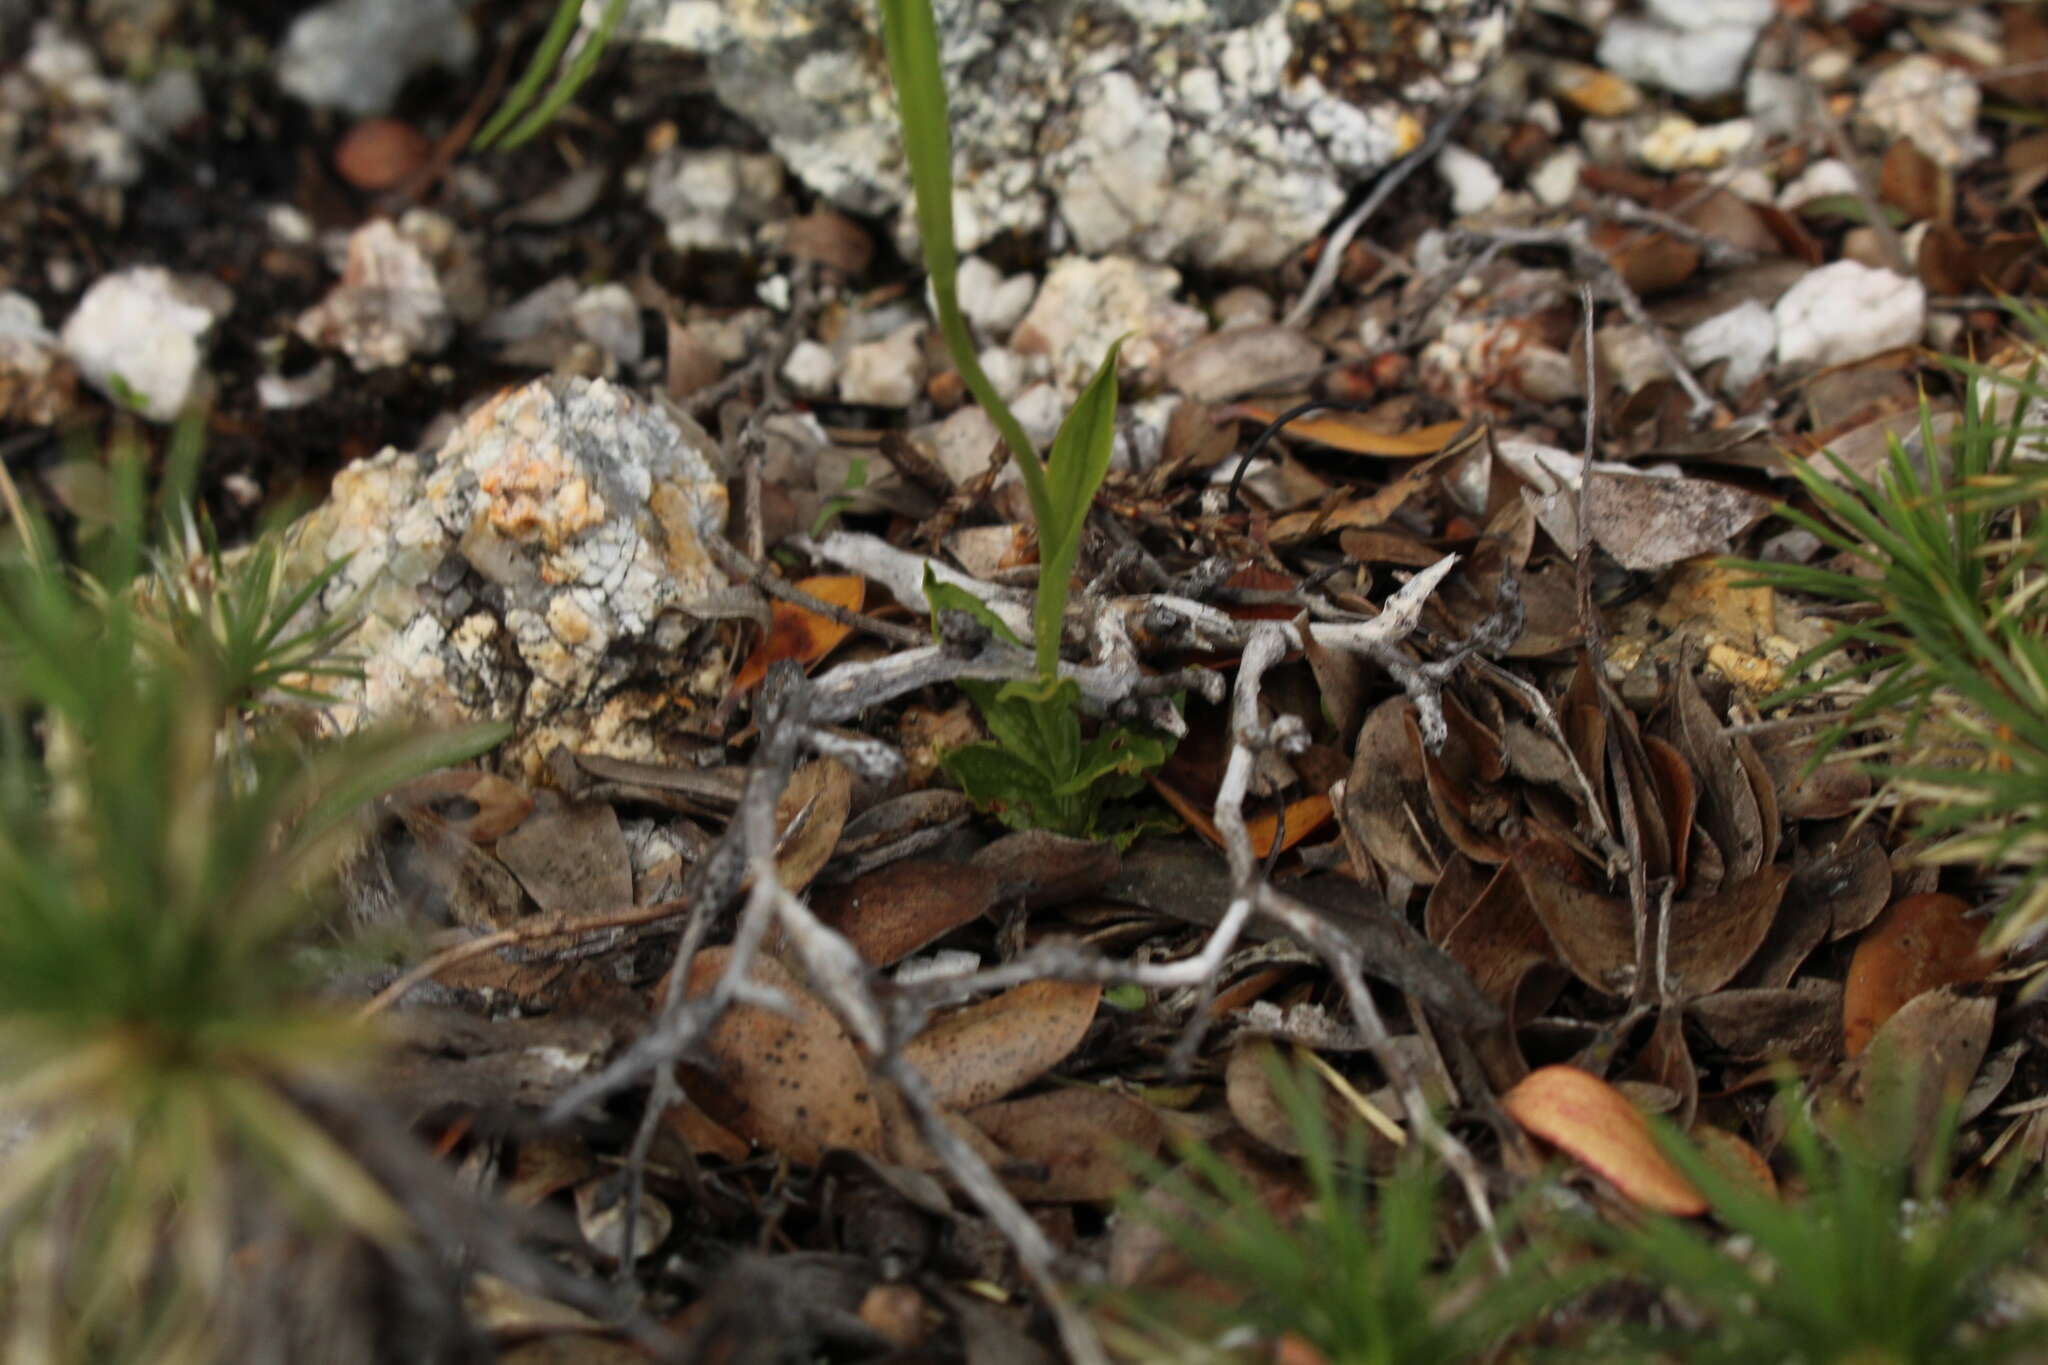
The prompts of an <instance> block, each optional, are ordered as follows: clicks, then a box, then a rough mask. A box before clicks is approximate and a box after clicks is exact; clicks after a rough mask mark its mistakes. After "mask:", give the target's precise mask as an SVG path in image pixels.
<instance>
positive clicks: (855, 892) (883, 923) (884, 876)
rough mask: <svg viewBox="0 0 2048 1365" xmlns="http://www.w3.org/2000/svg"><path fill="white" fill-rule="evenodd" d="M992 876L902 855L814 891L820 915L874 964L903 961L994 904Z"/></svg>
mask: <svg viewBox="0 0 2048 1365" xmlns="http://www.w3.org/2000/svg"><path fill="white" fill-rule="evenodd" d="M995 900H996V876H995V873H993V872H990V871H989V870H988V869H986V868H981V867H974V866H972V865H970V864H967V863H934V862H921V861H917V860H915V859H906V860H904V861H902V862H895V863H890V864H889V865H888V866H887V867H881V868H877V869H875V870H874V871H873V872H870V873H868V874H867V875H865V876H863V877H858V878H855V879H854V880H853V881H852V882H849V883H848V884H847V885H845V886H834V887H827V888H825V889H824V890H822V891H818V892H815V893H814V894H813V896H812V903H813V906H814V908H815V909H816V910H817V912H818V917H819V918H820V919H822V920H824V921H825V923H827V924H829V925H831V926H832V927H833V928H834V929H837V930H838V931H839V932H840V933H842V934H844V935H846V937H847V940H848V941H849V942H851V943H852V944H853V946H854V948H855V949H856V950H857V951H858V952H859V953H860V955H861V957H862V958H863V959H864V960H866V961H867V962H869V963H871V964H873V965H874V966H877V967H887V966H890V965H891V964H893V963H897V962H901V961H902V960H903V959H904V958H906V957H909V956H910V955H911V954H912V953H914V952H916V951H917V950H918V949H920V948H922V947H924V946H925V945H926V944H928V943H931V942H932V941H933V940H934V939H937V938H939V937H941V936H943V935H945V934H948V933H950V932H952V931H953V930H955V929H957V928H959V927H960V926H961V925H963V924H967V923H970V922H972V921H973V920H976V919H978V918H980V917H981V916H982V915H984V914H986V913H987V912H988V908H989V907H990V906H991V905H994V904H995Z"/></svg>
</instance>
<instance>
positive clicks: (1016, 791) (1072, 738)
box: [924, 570, 1173, 844]
mask: <svg viewBox="0 0 2048 1365" xmlns="http://www.w3.org/2000/svg"><path fill="white" fill-rule="evenodd" d="M924 591H925V598H926V600H927V601H929V602H930V603H931V606H932V620H933V629H934V633H936V631H937V622H938V620H939V616H940V614H941V613H942V612H947V611H959V612H964V613H966V614H967V615H968V616H970V617H972V618H973V619H974V620H975V621H976V622H978V623H979V624H980V625H982V626H983V627H984V628H986V629H987V630H988V631H989V632H990V633H991V634H993V635H994V636H995V637H996V638H997V639H998V640H1001V641H1002V642H1003V643H1005V644H1009V645H1013V646H1016V647H1018V648H1022V646H1023V642H1022V641H1020V640H1019V639H1018V638H1017V636H1016V634H1015V632H1013V631H1012V630H1011V629H1010V628H1009V627H1008V626H1007V625H1005V624H1004V623H1003V621H1002V618H1000V617H998V616H997V615H996V614H995V613H994V612H992V611H990V610H989V609H988V607H987V605H986V604H984V603H983V602H982V601H981V600H980V599H979V598H977V597H975V596H974V594H972V593H970V592H968V591H967V590H966V589H964V588H958V587H954V586H953V585H952V584H950V583H941V582H940V581H939V580H938V579H937V578H935V577H933V576H932V575H931V573H930V571H929V570H927V571H926V574H925V584H924ZM960 688H961V690H962V691H964V692H966V693H967V695H968V697H969V698H971V699H972V700H973V702H974V704H975V707H976V708H977V709H978V710H979V711H980V712H981V718H982V722H983V723H984V724H985V725H987V726H988V730H989V734H990V735H991V736H993V738H992V739H990V740H983V741H981V742H979V743H976V744H964V745H962V746H960V747H959V748H957V749H949V750H947V751H946V752H945V753H944V754H943V755H941V757H940V759H939V763H940V765H941V766H942V767H944V768H945V770H946V772H947V773H948V774H949V775H950V776H951V777H952V778H953V780H954V781H955V782H958V783H959V784H960V789H961V790H962V791H964V792H966V793H967V794H968V795H969V796H970V797H972V798H974V800H975V802H976V803H977V804H979V805H981V806H984V807H986V808H988V809H991V810H993V811H994V812H995V813H996V815H997V816H998V817H999V818H1000V819H1002V821H1003V822H1004V823H1005V824H1008V825H1010V826H1012V827H1014V828H1016V829H1047V830H1051V831H1053V832H1054V833H1056V834H1066V835H1071V836H1073V837H1075V838H1110V839H1114V840H1115V841H1116V842H1118V843H1119V844H1128V843H1129V842H1130V841H1131V840H1132V839H1135V838H1136V837H1137V836H1138V835H1139V834H1140V833H1142V832H1143V831H1144V829H1145V824H1144V823H1143V816H1142V813H1140V812H1136V811H1133V810H1131V809H1130V808H1129V807H1126V806H1122V805H1121V804H1115V805H1113V804H1112V803H1121V802H1122V801H1124V800H1125V799H1126V798H1128V797H1132V796H1135V795H1137V794H1138V793H1139V792H1140V791H1142V790H1144V787H1145V774H1146V773H1148V772H1150V771H1152V770H1153V769H1154V768H1157V767H1158V766H1159V765H1160V764H1162V763H1164V762H1165V761H1166V759H1167V757H1168V756H1169V755H1170V754H1171V753H1172V751H1173V746H1172V744H1171V743H1170V742H1169V741H1167V740H1165V739H1162V738H1160V737H1158V736H1156V735H1152V734H1147V733H1145V732H1143V731H1139V730H1132V729H1129V728H1128V727H1125V726H1122V725H1115V724H1109V723H1105V724H1103V725H1100V726H1098V727H1097V728H1096V731H1095V733H1094V735H1092V736H1090V737H1086V738H1084V737H1083V736H1082V734H1081V717H1080V705H1081V690H1080V688H1079V687H1077V686H1076V685H1075V684H1074V681H1073V679H1071V678H1053V679H1044V678H1040V679H1036V680H1034V681H1031V682H1007V683H993V682H982V681H977V680H974V679H962V680H961V682H960Z"/></svg>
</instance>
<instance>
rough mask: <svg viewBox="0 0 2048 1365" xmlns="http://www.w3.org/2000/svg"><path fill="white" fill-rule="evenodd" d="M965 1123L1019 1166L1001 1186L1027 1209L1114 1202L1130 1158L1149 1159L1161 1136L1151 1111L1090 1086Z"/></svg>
mask: <svg viewBox="0 0 2048 1365" xmlns="http://www.w3.org/2000/svg"><path fill="white" fill-rule="evenodd" d="M967 1117H968V1119H969V1120H970V1121H971V1122H973V1123H974V1124H975V1125H976V1126H977V1127H979V1128H980V1129H981V1130H982V1131H983V1132H984V1133H987V1134H988V1135H989V1137H990V1138H992V1139H994V1141H995V1143H996V1145H997V1146H999V1147H1001V1148H1002V1149H1003V1150H1004V1151H1006V1152H1008V1153H1009V1154H1010V1156H1011V1158H1012V1159H1013V1160H1014V1161H1015V1162H1017V1163H1021V1165H1022V1166H1023V1167H1026V1168H1031V1167H1037V1168H1043V1169H1042V1171H1040V1170H1035V1169H1018V1168H1016V1167H1012V1168H1007V1169H1005V1170H1004V1172H1003V1183H1005V1184H1006V1185H1008V1186H1009V1187H1010V1190H1011V1192H1012V1193H1014V1194H1015V1195H1016V1196H1017V1197H1018V1198H1020V1199H1025V1200H1029V1201H1032V1202H1035V1203H1076V1202H1085V1201H1094V1200H1108V1199H1114V1198H1116V1197H1117V1196H1118V1195H1120V1194H1122V1193H1123V1191H1124V1190H1125V1189H1126V1188H1128V1187H1129V1185H1130V1183H1131V1163H1130V1155H1131V1153H1133V1152H1136V1153H1141V1154H1143V1155H1144V1156H1148V1157H1149V1156H1152V1155H1154V1154H1155V1153H1157V1152H1158V1150H1159V1144H1160V1142H1161V1140H1162V1139H1163V1137H1164V1130H1163V1129H1162V1128H1161V1126H1160V1122H1159V1117H1158V1115H1156V1114H1154V1113H1153V1112H1152V1109H1151V1106H1149V1105H1146V1104H1144V1103H1142V1102H1140V1101H1138V1100H1134V1099H1132V1098H1130V1097H1129V1096H1128V1095H1119V1094H1117V1093H1115V1092H1114V1091H1110V1090H1098V1089H1096V1088H1095V1087H1093V1086H1081V1087H1069V1088H1066V1089H1061V1090H1051V1091H1047V1092H1046V1093H1045V1094H1043V1095H1032V1096H1029V1097H1028V1098H1026V1099H1021V1100H1002V1101H999V1102H998V1103H995V1104H985V1105H982V1106H981V1107H980V1108H978V1109H974V1110H970V1111H969V1112H968V1115H967Z"/></svg>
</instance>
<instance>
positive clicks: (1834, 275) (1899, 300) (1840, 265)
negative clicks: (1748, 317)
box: [1771, 261, 1927, 370]
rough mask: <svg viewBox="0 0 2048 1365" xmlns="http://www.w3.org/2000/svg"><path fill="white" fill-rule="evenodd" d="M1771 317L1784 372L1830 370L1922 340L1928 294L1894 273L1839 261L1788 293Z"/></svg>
mask: <svg viewBox="0 0 2048 1365" xmlns="http://www.w3.org/2000/svg"><path fill="white" fill-rule="evenodd" d="M1771 315H1772V317H1773V318H1774V319H1775V320H1776V322H1777V324H1778V365H1779V368H1781V369H1785V370H1806V369H1824V368H1826V367H1827V366H1830V365H1846V364H1848V363H1850V362H1851V361H1856V360H1862V359H1864V358H1865V357H1866V356H1873V355H1876V354H1878V353H1879V352H1880V351H1889V350H1891V349H1893V348H1894V347H1897V346H1910V345H1912V344H1913V343H1915V342H1917V341H1919V340H1920V334H1921V332H1922V330H1923V329H1924V328H1925V327H1926V325H1927V291H1926V290H1925V289H1924V288H1922V287H1921V284H1920V281H1918V280H1913V279H1907V278H1906V277H1905V276H1903V275H1896V274H1893V273H1892V272H1891V271H1889V270H1877V269H1873V268H1872V267H1870V266H1867V265H1859V264H1858V263H1857V262H1855V261H1836V262H1835V263H1834V264H1832V265H1824V266H1821V267H1820V268H1819V269H1818V270H1815V271H1812V272H1811V273H1810V274H1808V275H1807V276H1806V277H1805V278H1804V279H1802V280H1800V281H1799V283H1797V284H1795V285H1793V286H1792V287H1791V288H1790V289H1788V290H1786V291H1785V293H1784V295H1783V296H1782V297H1780V298H1779V300H1778V304H1777V307H1775V308H1773V309H1772V310H1771Z"/></svg>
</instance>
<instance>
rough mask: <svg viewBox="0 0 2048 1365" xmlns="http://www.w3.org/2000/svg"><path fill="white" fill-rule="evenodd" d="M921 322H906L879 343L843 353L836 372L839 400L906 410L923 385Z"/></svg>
mask: <svg viewBox="0 0 2048 1365" xmlns="http://www.w3.org/2000/svg"><path fill="white" fill-rule="evenodd" d="M924 333H925V325H924V324H923V323H922V322H912V323H906V324H905V325H903V326H902V327H899V328H897V329H896V330H895V331H894V332H891V333H890V334H889V335H888V336H886V337H884V338H882V339H881V340H880V341H865V342H862V343H861V344H860V345H858V346H854V347H852V348H851V349H849V350H848V351H847V353H846V364H845V366H844V367H843V368H842V369H841V370H840V372H839V400H840V401H841V402H842V403H865V404H869V405H871V406H874V407H878V408H907V407H909V406H910V405H911V403H913V402H915V401H916V399H917V395H918V392H919V390H920V389H922V388H923V386H924V376H925V360H924V345H923V340H924Z"/></svg>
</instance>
